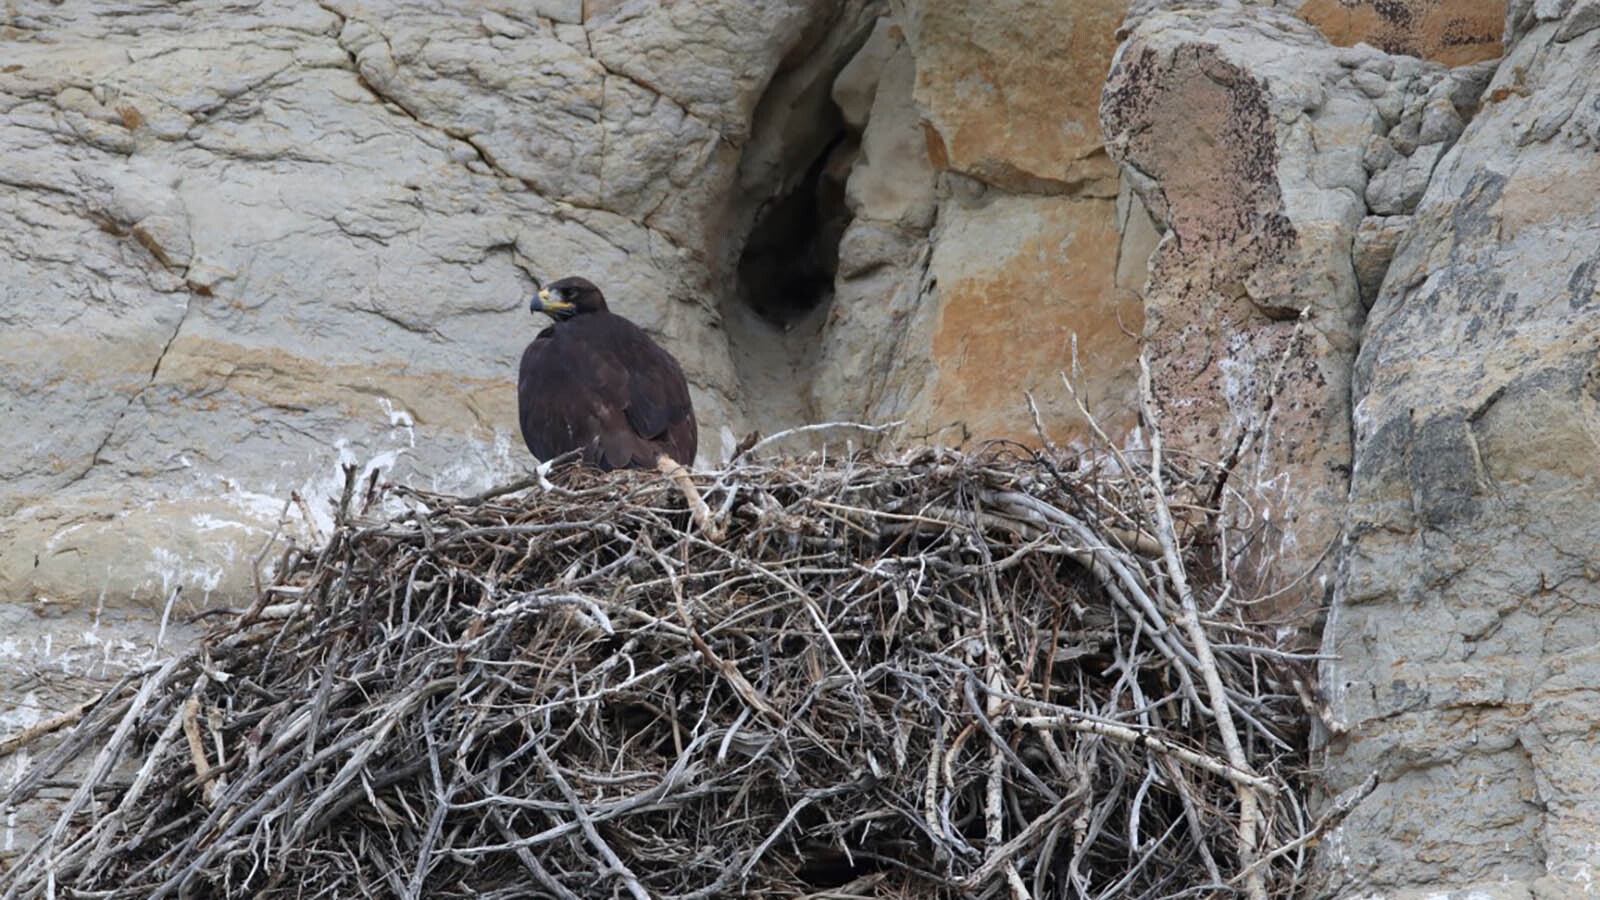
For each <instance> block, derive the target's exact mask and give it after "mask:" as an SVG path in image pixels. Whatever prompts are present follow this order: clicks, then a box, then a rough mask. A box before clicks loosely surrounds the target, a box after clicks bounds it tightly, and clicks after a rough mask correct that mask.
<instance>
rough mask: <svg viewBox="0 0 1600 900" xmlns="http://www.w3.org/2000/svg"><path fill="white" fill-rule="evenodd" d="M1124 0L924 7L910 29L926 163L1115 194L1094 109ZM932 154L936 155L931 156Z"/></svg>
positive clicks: (1025, 188)
mask: <svg viewBox="0 0 1600 900" xmlns="http://www.w3.org/2000/svg"><path fill="white" fill-rule="evenodd" d="M1127 8H1128V4H1127V0H1083V2H1076V0H1075V2H1073V3H1070V4H1068V3H1037V2H1034V0H995V2H986V3H954V2H939V3H928V4H925V9H924V11H923V12H922V14H921V16H920V17H916V18H914V19H913V20H912V21H911V22H908V23H907V28H906V32H907V36H908V39H909V40H910V42H911V45H912V48H913V53H914V55H915V56H916V58H917V86H916V102H917V105H918V107H919V108H920V109H921V110H922V112H923V114H924V116H925V117H926V121H927V123H928V126H929V128H930V130H931V132H933V133H931V134H930V135H929V139H928V143H929V148H930V151H931V152H930V156H932V157H933V158H934V160H935V162H936V163H937V164H938V165H939V166H940V167H941V168H946V167H947V168H949V169H951V170H953V171H957V172H961V173H962V174H965V175H969V176H971V177H974V178H978V179H981V180H983V181H986V182H988V183H990V184H994V185H997V186H1000V187H1003V188H1007V189H1009V190H1015V191H1021V192H1035V191H1060V190H1063V189H1066V188H1069V187H1077V186H1084V185H1085V183H1093V184H1096V185H1098V187H1099V195H1100V196H1109V193H1108V190H1107V189H1109V191H1115V178H1116V170H1115V166H1113V165H1112V164H1111V163H1110V161H1109V160H1108V159H1106V157H1105V153H1104V151H1103V149H1102V142H1101V139H1100V126H1099V122H1098V121H1097V120H1096V112H1095V110H1096V108H1097V107H1098V105H1099V102H1100V86H1101V79H1102V75H1103V73H1104V72H1105V70H1106V68H1107V67H1108V66H1109V65H1110V63H1111V54H1112V53H1113V52H1114V51H1115V50H1116V46H1117V40H1116V30H1117V27H1118V26H1119V25H1120V24H1121V23H1122V18H1123V15H1124V14H1125V13H1126V12H1127ZM935 148H937V149H935Z"/></svg>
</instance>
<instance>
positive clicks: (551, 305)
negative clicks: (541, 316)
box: [529, 288, 572, 315]
mask: <svg viewBox="0 0 1600 900" xmlns="http://www.w3.org/2000/svg"><path fill="white" fill-rule="evenodd" d="M529 306H530V307H532V309H531V310H530V311H531V312H542V313H549V314H551V315H554V314H556V313H562V312H570V311H571V310H572V304H571V303H568V302H566V301H565V300H557V299H556V298H555V296H554V295H552V294H551V293H550V290H549V288H541V289H540V290H539V296H537V297H535V298H534V299H533V303H531V304H529Z"/></svg>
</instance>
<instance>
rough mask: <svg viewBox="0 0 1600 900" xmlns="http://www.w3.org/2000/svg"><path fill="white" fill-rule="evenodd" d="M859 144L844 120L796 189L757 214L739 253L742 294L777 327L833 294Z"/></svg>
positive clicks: (776, 199)
mask: <svg viewBox="0 0 1600 900" xmlns="http://www.w3.org/2000/svg"><path fill="white" fill-rule="evenodd" d="M855 143H856V141H855V139H854V137H853V136H852V135H850V134H848V133H847V132H846V131H845V129H844V127H843V124H842V123H839V124H838V126H837V130H836V131H835V132H834V135H833V137H832V138H831V139H829V140H828V142H827V143H826V145H824V147H823V149H822V152H821V153H819V154H817V156H816V158H815V159H813V160H812V161H811V164H810V166H808V167H807V169H806V171H805V174H804V175H803V176H802V177H801V178H800V180H799V181H797V182H796V183H795V185H794V187H793V188H791V189H790V190H789V192H788V193H786V194H783V195H781V196H778V197H776V198H774V199H772V200H771V201H769V202H768V203H767V204H766V205H765V206H764V207H763V208H762V209H761V210H760V212H759V213H758V214H757V216H756V221H755V224H754V226H753V227H752V228H751V230H750V237H749V239H748V240H747V241H746V242H745V248H744V253H743V254H741V255H740V257H739V266H738V282H739V298H740V300H742V301H743V302H744V303H745V304H746V305H748V306H749V307H750V308H751V309H752V310H754V311H755V313H756V314H757V315H759V316H760V317H761V318H762V319H764V320H766V321H767V322H770V323H772V324H773V325H777V326H779V327H782V328H788V327H789V326H790V325H792V324H793V323H794V322H795V321H797V320H799V319H801V318H804V317H805V316H806V314H808V313H810V312H811V311H812V310H814V309H816V308H817V307H819V306H821V305H823V304H824V303H826V302H827V300H828V299H829V298H830V297H831V296H832V295H833V278H834V274H835V273H836V272H837V271H838V268H839V239H840V238H841V237H843V235H844V230H845V227H846V226H847V225H849V224H850V212H849V210H848V209H847V208H846V206H845V200H844V182H845V179H846V178H847V177H848V175H849V162H850V160H851V159H852V158H853V157H854V155H855V154H854V147H855Z"/></svg>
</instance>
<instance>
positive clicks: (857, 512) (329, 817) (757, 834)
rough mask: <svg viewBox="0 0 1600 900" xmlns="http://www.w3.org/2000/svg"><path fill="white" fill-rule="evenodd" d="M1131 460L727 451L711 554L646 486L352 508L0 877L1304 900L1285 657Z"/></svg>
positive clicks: (191, 893)
mask: <svg viewBox="0 0 1600 900" xmlns="http://www.w3.org/2000/svg"><path fill="white" fill-rule="evenodd" d="M1119 471H1121V472H1122V473H1123V474H1120V475H1116V476H1112V475H1108V474H1106V473H1105V472H1104V471H1098V470H1095V469H1093V468H1083V469H1074V470H1073V472H1072V473H1069V472H1066V471H1063V469H1062V468H1061V467H1060V466H1059V465H1058V464H1057V463H1056V461H1054V460H1052V458H1049V457H1046V456H1043V455H1039V454H1034V453H1030V452H1026V451H1019V450H1014V449H1013V450H996V449H994V448H991V449H990V450H988V451H986V452H985V453H983V454H980V455H963V454H959V453H956V452H935V451H922V452H920V453H917V454H914V455H912V456H910V457H907V458H904V459H900V460H895V461H879V460H873V459H868V458H864V457H858V458H854V459H847V460H834V461H826V462H824V461H816V460H813V461H808V462H795V461H786V462H782V463H770V464H759V463H745V464H741V465H737V466H734V467H732V468H729V469H726V470H724V471H720V472H713V473H701V474H697V475H695V476H694V477H695V480H696V482H697V483H698V484H699V486H700V489H701V491H702V492H703V493H704V496H705V500H706V502H707V504H708V505H709V509H710V512H711V515H712V518H713V520H714V522H715V528H716V529H720V530H725V534H722V535H717V534H715V530H714V531H713V532H712V534H713V536H714V537H719V538H720V540H712V539H708V537H707V531H706V527H705V526H706V524H707V522H706V521H704V520H696V519H693V518H692V517H691V516H690V514H689V512H688V510H689V509H690V505H689V504H688V503H687V502H686V501H685V497H684V494H682V493H681V492H680V490H679V487H678V486H676V485H675V484H674V483H673V482H672V481H671V480H670V479H666V478H663V477H661V476H660V475H657V474H655V473H630V474H622V475H612V476H599V475H593V474H587V473H580V472H567V473H565V474H564V475H563V477H561V478H558V481H560V482H562V486H559V487H551V486H546V487H543V488H541V487H537V486H536V487H534V488H532V489H531V490H527V491H525V492H523V493H520V494H499V495H495V494H490V495H486V496H480V497H477V498H471V499H467V500H463V499H460V498H454V497H446V496H439V495H434V494H429V493H423V492H420V491H415V490H410V489H407V488H403V487H393V486H388V487H377V488H375V487H374V486H373V485H371V484H369V485H367V490H366V491H365V492H363V491H362V490H359V489H357V490H352V487H355V488H359V487H360V486H359V485H351V486H347V488H346V491H345V497H344V500H343V502H342V503H341V504H339V507H338V517H337V527H336V529H335V531H334V533H333V534H332V535H331V536H329V537H328V539H327V540H326V542H325V543H324V544H322V545H321V546H317V547H311V548H292V549H291V550H290V552H288V553H286V554H285V555H284V557H283V559H282V560H281V561H280V564H279V565H278V567H277V569H276V573H275V576H274V578H273V580H272V583H271V584H269V585H267V586H266V587H265V588H264V589H263V591H262V593H261V597H260V600H259V601H258V602H257V603H256V604H255V606H254V607H253V608H251V609H249V610H248V611H244V612H242V613H236V614H230V615H229V616H228V617H227V618H228V621H227V622H226V624H223V625H221V626H220V627H217V628H216V629H215V630H213V631H212V632H211V633H210V634H209V635H208V636H207V637H206V638H205V639H204V641H203V642H202V643H201V645H200V646H199V647H198V648H196V649H195V650H194V651H192V652H189V653H187V654H185V655H183V656H181V657H178V658H176V659H172V660H170V661H168V662H165V663H164V664H162V665H159V666H156V667H152V668H151V669H150V670H149V671H146V672H144V673H142V674H141V675H139V676H138V677H136V678H134V679H132V680H130V681H128V682H126V683H124V684H122V685H119V686H117V687H116V688H115V689H113V690H111V691H109V692H108V693H107V694H106V695H105V696H104V697H103V698H102V699H101V701H100V702H99V703H98V705H96V706H95V707H94V708H93V709H91V710H89V711H88V712H87V714H86V715H85V716H84V717H83V720H82V721H81V722H80V723H78V725H77V726H76V728H75V729H74V730H73V731H72V732H71V733H70V734H68V735H67V736H66V738H65V739H64V740H63V742H62V743H61V744H60V745H59V746H58V747H57V748H56V749H55V750H54V751H53V752H51V753H49V754H47V755H45V756H43V757H42V758H40V759H39V760H38V761H37V762H36V763H35V765H34V766H33V768H32V769H31V770H29V772H28V774H27V775H26V777H25V778H24V779H22V781H21V782H20V783H19V784H18V785H16V786H15V788H14V790H13V791H12V793H11V795H10V797H8V798H7V803H8V805H13V806H14V805H15V804H17V803H20V802H22V801H25V800H28V799H29V798H30V797H32V796H34V795H35V794H36V793H37V791H38V790H39V787H40V786H41V785H42V784H45V783H46V782H47V781H48V780H50V779H52V778H56V777H59V773H60V772H61V771H62V768H63V767H64V766H65V765H66V764H67V763H68V762H69V761H70V760H72V759H73V758H75V757H79V756H84V755H86V754H87V752H89V751H93V752H95V753H96V754H97V755H95V756H94V757H93V760H92V762H91V763H90V765H89V768H90V772H89V775H88V777H87V779H86V780H85V781H84V782H83V786H82V788H81V789H80V790H79V791H78V792H77V793H76V794H75V795H74V797H73V798H72V800H71V801H70V802H69V803H68V804H67V808H66V809H65V811H64V812H63V814H62V816H61V819H60V821H59V822H58V823H57V824H56V826H55V828H54V829H53V830H52V831H51V832H50V833H49V834H48V835H46V836H45V838H44V839H43V840H42V841H41V842H39V844H38V845H37V846H35V847H33V848H32V849H31V850H30V851H29V852H27V853H25V854H22V855H20V856H19V857H17V858H16V859H15V860H14V861H13V864H12V866H11V868H10V870H9V871H8V872H6V873H5V874H0V888H3V889H4V896H5V897H7V898H11V897H18V898H34V897H45V896H49V895H51V894H50V892H55V893H54V894H53V895H54V896H96V897H112V898H122V897H141V898H143V897H172V896H188V897H197V896H223V895H226V896H246V895H249V896H264V897H280V896H281V897H290V896H293V897H350V896H383V895H393V896H411V897H435V898H450V897H477V896H489V897H523V896H556V897H595V896H614V895H621V894H631V895H633V896H636V897H644V896H653V897H697V896H698V897H703V896H717V895H727V894H734V893H740V892H751V893H759V894H762V895H768V896H778V895H783V896H799V895H807V894H813V893H817V892H823V893H826V894H827V895H828V896H861V895H866V896H916V897H927V896H988V897H996V896H1018V897H1020V896H1028V895H1032V896H1041V897H1042V896H1103V897H1111V896H1114V897H1173V896H1209V895H1219V894H1220V895H1226V894H1230V893H1235V892H1237V893H1250V894H1256V895H1258V896H1259V895H1261V893H1262V891H1263V890H1264V891H1266V892H1267V893H1270V894H1272V895H1274V896H1287V895H1289V894H1290V893H1292V892H1293V891H1294V890H1295V889H1296V885H1297V883H1298V881H1299V879H1300V878H1301V877H1302V875H1303V873H1304V872H1305V870H1306V867H1307V864H1308V863H1307V859H1306V856H1305V854H1306V850H1305V846H1306V845H1308V844H1310V843H1311V840H1310V838H1312V837H1314V834H1313V832H1314V831H1315V830H1316V826H1314V825H1313V823H1311V822H1308V821H1307V820H1306V818H1305V815H1304V812H1303V808H1302V807H1301V805H1300V803H1299V801H1298V800H1297V796H1298V779H1299V778H1300V777H1301V776H1302V775H1303V771H1302V766H1303V764H1304V759H1305V754H1304V740H1305V739H1304V732H1305V729H1304V724H1305V721H1306V715H1305V708H1304V706H1303V704H1302V701H1301V696H1300V692H1299V691H1298V681H1299V676H1298V674H1297V673H1298V672H1299V671H1300V670H1301V669H1302V668H1303V665H1304V663H1303V661H1301V660H1299V659H1297V658H1296V657H1294V656H1293V655H1291V654H1287V653H1284V652H1282V651H1281V650H1279V649H1277V648H1276V646H1275V644H1274V641H1273V639H1272V636H1271V635H1270V634H1268V633H1267V629H1266V628H1265V627H1264V626H1260V625H1254V624H1251V618H1250V617H1249V616H1247V615H1245V614H1244V613H1243V612H1242V605H1241V603H1240V602H1239V601H1240V600H1241V599H1242V598H1240V597H1239V596H1238V589H1237V587H1236V586H1233V582H1232V581H1231V580H1230V579H1229V578H1228V577H1227V572H1228V565H1227V560H1226V559H1225V558H1224V555H1223V554H1220V553H1219V552H1218V549H1217V544H1216V542H1215V540H1214V535H1212V534H1211V532H1209V531H1208V530H1207V529H1206V528H1205V527H1204V520H1205V516H1204V511H1203V510H1201V511H1198V512H1196V513H1195V515H1194V516H1193V517H1192V522H1193V524H1191V525H1189V526H1185V525H1184V524H1183V522H1182V519H1183V517H1182V516H1180V517H1179V518H1180V521H1179V524H1178V525H1177V526H1173V525H1172V524H1171V522H1170V521H1169V522H1168V523H1167V524H1166V525H1165V526H1164V527H1163V526H1162V524H1161V521H1160V519H1159V518H1158V517H1156V516H1154V515H1152V513H1151V511H1152V509H1154V507H1155V506H1156V504H1157V503H1158V500H1161V498H1158V497H1157V496H1156V495H1155V493H1154V491H1153V490H1152V484H1153V483H1156V484H1159V482H1152V481H1151V480H1150V479H1149V478H1148V477H1147V475H1148V473H1144V474H1141V473H1138V472H1134V471H1129V470H1128V469H1126V468H1123V469H1120V470H1119ZM1168 477H1169V478H1170V477H1172V476H1171V475H1170V474H1169V476H1168ZM363 493H365V494H366V497H365V499H364V500H363V497H362V496H361V495H362V494H363ZM352 494H354V495H355V496H354V497H352ZM374 495H376V496H377V498H378V499H379V500H380V501H381V502H379V503H377V504H374V503H373V502H372V501H373V500H374ZM1162 502H1164V501H1162ZM397 506H400V507H403V510H404V511H403V512H400V513H399V514H394V512H393V511H394V510H395V509H396V507H397ZM374 509H388V510H390V514H389V515H387V516H378V515H376V514H374V513H372V512H371V510H374ZM1164 534H1165V536H1166V537H1167V538H1168V546H1169V547H1170V549H1171V550H1172V551H1174V552H1173V554H1172V555H1171V556H1168V557H1164V554H1163V542H1162V541H1161V540H1160V538H1161V537H1162V536H1163V535H1164ZM1185 582H1187V583H1185ZM1218 687H1220V688H1221V691H1220V696H1219V692H1218V691H1217V690H1216V689H1217V688H1218ZM1219 712H1220V715H1219ZM1219 723H1220V724H1219ZM74 891H75V892H76V893H74Z"/></svg>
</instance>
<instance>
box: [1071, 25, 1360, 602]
mask: <svg viewBox="0 0 1600 900" xmlns="http://www.w3.org/2000/svg"><path fill="white" fill-rule="evenodd" d="M1342 54H1343V51H1339V50H1336V49H1335V48H1332V47H1330V46H1329V45H1328V44H1327V42H1326V41H1325V40H1324V39H1323V38H1322V37H1321V36H1320V35H1319V34H1317V33H1316V32H1315V31H1314V30H1312V29H1311V28H1310V27H1309V26H1307V25H1305V24H1304V23H1301V22H1299V21H1297V20H1295V19H1293V18H1292V17H1289V16H1287V15H1284V14H1282V13H1280V12H1277V11H1275V10H1268V9H1249V8H1245V9H1237V10H1227V9H1214V10H1211V9H1208V10H1195V11H1184V10H1176V11H1168V12H1155V13H1151V14H1149V15H1147V16H1144V17H1143V18H1141V19H1139V20H1138V21H1137V23H1136V25H1135V27H1134V29H1133V31H1132V34H1131V36H1130V37H1129V39H1128V41H1127V42H1126V43H1125V44H1124V45H1123V46H1122V47H1121V48H1120V49H1119V51H1118V55H1117V61H1116V64H1115V65H1114V66H1113V68H1112V71H1111V75H1110V79H1109V81H1108V83H1107V87H1106V93H1105V100H1104V103H1103V105H1102V108H1101V114H1102V119H1103V121H1104V123H1105V128H1106V134H1107V140H1108V142H1109V143H1110V146H1111V150H1112V155H1113V157H1114V158H1116V159H1118V160H1119V161H1121V162H1122V163H1123V164H1124V166H1125V174H1126V175H1127V176H1128V177H1129V178H1130V180H1131V181H1132V183H1133V185H1134V187H1135V189H1136V190H1137V191H1138V193H1139V196H1140V197H1141V199H1142V200H1143V203H1144V206H1146V207H1147V208H1148V209H1149V211H1150V214H1151V215H1152V216H1153V217H1154V219H1155V220H1156V221H1157V222H1158V223H1160V224H1161V226H1162V227H1163V229H1164V233H1163V236H1162V238H1161V240H1160V244H1159V245H1158V247H1157V249H1156V252H1155V257H1154V261H1153V263H1152V265H1151V270H1150V276H1149V285H1148V287H1147V288H1146V291H1145V315H1146V325H1145V330H1144V344H1145V347H1146V352H1147V354H1148V356H1149V357H1150V360H1151V368H1152V374H1153V383H1154V388H1155V393H1156V399H1157V407H1158V414H1159V417H1160V421H1161V425H1162V428H1163V429H1164V432H1165V434H1166V436H1167V439H1168V441H1169V443H1170V444H1171V445H1174V446H1178V447H1182V448H1185V450H1186V452H1189V453H1194V454H1197V455H1198V460H1197V461H1204V460H1210V461H1213V462H1220V461H1226V460H1229V459H1231V458H1234V457H1235V456H1237V455H1238V454H1239V453H1240V450H1241V448H1245V449H1244V453H1243V456H1242V457H1240V458H1238V459H1237V462H1236V465H1235V466H1234V468H1233V471H1232V472H1231V473H1230V475H1229V476H1228V477H1229V483H1230V486H1231V488H1233V489H1239V490H1242V491H1243V492H1244V495H1243V496H1245V497H1247V498H1249V499H1248V501H1247V504H1248V505H1247V506H1245V507H1236V508H1235V510H1234V513H1233V515H1234V516H1235V517H1236V518H1235V524H1236V525H1237V526H1238V527H1240V528H1242V529H1246V530H1251V531H1256V532H1257V537H1256V540H1257V541H1258V544H1257V546H1256V548H1255V550H1254V551H1253V552H1252V555H1251V556H1249V557H1247V558H1246V559H1245V560H1241V561H1240V562H1241V566H1242V568H1241V571H1242V572H1247V573H1249V574H1250V575H1251V577H1253V578H1256V579H1259V580H1260V581H1261V582H1262V583H1263V584H1270V585H1286V584H1289V583H1291V582H1292V581H1293V580H1294V579H1296V578H1300V577H1302V576H1309V577H1306V578H1305V580H1304V581H1302V582H1301V587H1300V588H1299V589H1298V590H1297V591H1295V592H1291V593H1290V594H1286V595H1285V596H1284V598H1282V601H1281V602H1282V605H1290V604H1292V603H1296V602H1298V603H1300V604H1301V611H1300V612H1299V613H1298V615H1299V621H1300V622H1301V624H1302V625H1303V624H1306V623H1307V622H1308V621H1309V616H1310V615H1311V614H1313V613H1314V611H1315V607H1316V603H1317V601H1318V600H1319V599H1320V596H1321V593H1322V591H1321V584H1322V582H1321V581H1320V579H1321V578H1322V575H1323V571H1324V570H1322V569H1320V568H1318V567H1319V565H1320V563H1321V561H1322V560H1323V558H1324V554H1326V553H1327V551H1328V550H1329V549H1330V547H1331V546H1332V544H1333V542H1334V540H1335V538H1336V536H1337V533H1338V529H1337V521H1336V519H1334V518H1333V517H1331V516H1330V515H1329V512H1330V511H1331V510H1335V509H1338V508H1339V506H1340V504H1341V502H1342V498H1343V495H1344V492H1345V490H1346V486H1347V478H1348V466H1349V459H1350V449H1349V437H1348V424H1347V422H1348V408H1349V407H1348V399H1347V398H1348V390H1349V371H1350V363H1351V357H1352V355H1353V354H1354V352H1355V347H1356V342H1357V336H1358V334H1359V329H1360V325H1361V320H1362V316H1363V307H1362V305H1361V302H1360V290H1359V283H1358V280H1357V276H1356V270H1355V265H1354V261H1353V260H1352V257H1351V247H1352V240H1353V238H1354V236H1355V235H1356V232H1357V229H1358V227H1359V225H1360V223H1361V221H1362V217H1363V214H1364V212H1365V209H1364V206H1363V204H1362V203H1361V199H1360V198H1361V190H1362V188H1363V186H1364V183H1365V180H1366V171H1365V169H1364V168H1363V167H1362V163H1361V154H1360V152H1359V148H1361V147H1362V146H1363V144H1364V142H1365V140H1366V138H1367V136H1368V135H1370V134H1372V133H1373V132H1374V131H1376V130H1377V129H1378V128H1379V127H1380V125H1381V118H1380V116H1379V114H1378V112H1377V111H1376V109H1375V108H1374V104H1373V102H1372V101H1371V100H1370V99H1369V98H1368V97H1366V96H1365V95H1364V94H1363V93H1362V92H1361V90H1360V89H1359V87H1358V86H1357V85H1356V84H1355V83H1354V82H1353V80H1352V78H1351V74H1350V73H1351V69H1350V68H1349V67H1347V66H1346V65H1343V64H1341V59H1342V58H1343V57H1342ZM1302 311H1304V313H1305V319H1304V321H1303V323H1301V322H1299V317H1300V315H1301V313H1302ZM1219 490H1220V489H1219ZM1269 561H1270V563H1271V564H1272V565H1275V566H1276V567H1277V568H1276V571H1275V572H1269V571H1266V569H1265V568H1264V567H1265V566H1267V565H1268V564H1269ZM1258 567H1263V568H1261V569H1260V570H1259V571H1258Z"/></svg>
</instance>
